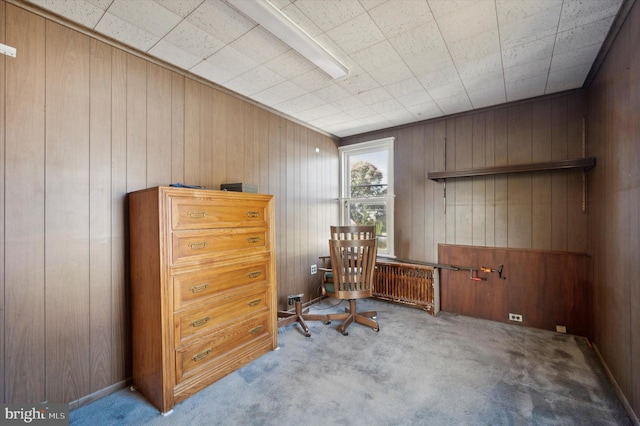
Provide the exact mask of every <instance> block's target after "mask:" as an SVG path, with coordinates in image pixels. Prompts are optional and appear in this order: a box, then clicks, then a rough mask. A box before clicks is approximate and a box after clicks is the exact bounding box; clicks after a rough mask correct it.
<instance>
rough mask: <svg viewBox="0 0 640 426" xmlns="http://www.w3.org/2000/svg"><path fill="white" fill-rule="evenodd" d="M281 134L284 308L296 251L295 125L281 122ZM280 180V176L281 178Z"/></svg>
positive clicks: (292, 285)
mask: <svg viewBox="0 0 640 426" xmlns="http://www.w3.org/2000/svg"><path fill="white" fill-rule="evenodd" d="M282 126H283V133H282V141H283V146H282V150H283V154H284V156H285V158H286V162H285V167H284V169H285V170H284V171H285V174H284V178H285V181H284V185H283V187H284V189H285V191H284V197H283V201H284V204H282V205H281V208H282V209H283V210H284V213H285V215H284V218H285V221H284V222H283V226H284V228H283V233H284V235H285V241H286V249H285V255H284V256H283V257H282V261H283V271H282V272H283V274H282V275H281V281H280V284H281V286H283V287H282V290H283V291H282V293H281V294H279V295H278V300H279V306H284V305H285V304H286V300H287V299H286V298H287V295H288V294H293V293H294V292H293V291H292V290H293V288H294V282H295V274H296V269H295V257H296V255H297V253H296V252H295V250H296V246H295V244H296V242H295V232H293V230H295V221H296V218H295V201H296V198H295V190H296V185H297V184H298V182H296V181H295V163H294V162H295V158H296V157H295V142H294V137H295V136H294V131H295V130H294V127H295V124H294V123H292V122H289V121H285V122H283V125H282ZM281 178H282V176H281Z"/></svg>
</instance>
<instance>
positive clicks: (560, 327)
mask: <svg viewBox="0 0 640 426" xmlns="http://www.w3.org/2000/svg"><path fill="white" fill-rule="evenodd" d="M556 331H557V332H558V333H565V334H566V333H567V326H566V325H556Z"/></svg>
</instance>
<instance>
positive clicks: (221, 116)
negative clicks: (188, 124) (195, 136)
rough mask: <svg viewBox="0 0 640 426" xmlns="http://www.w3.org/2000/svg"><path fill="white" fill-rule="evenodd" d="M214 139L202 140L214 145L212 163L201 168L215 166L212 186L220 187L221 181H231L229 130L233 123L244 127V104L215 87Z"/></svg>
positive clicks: (204, 142) (202, 165)
mask: <svg viewBox="0 0 640 426" xmlns="http://www.w3.org/2000/svg"><path fill="white" fill-rule="evenodd" d="M212 92H213V130H214V133H213V140H212V141H206V140H202V139H201V142H200V143H202V144H207V143H208V144H210V145H213V150H212V152H211V155H212V158H213V159H212V160H211V163H210V164H201V165H200V168H201V169H202V168H204V167H213V173H212V179H213V183H212V184H211V185H212V188H215V189H219V188H220V184H221V183H233V182H229V179H230V177H229V176H228V165H227V164H228V161H227V159H228V157H229V155H228V149H229V141H228V134H229V133H228V132H229V126H230V125H231V124H232V123H237V124H236V125H237V126H240V127H242V124H241V122H242V113H243V111H242V105H241V104H237V103H234V101H238V99H236V98H234V97H233V96H231V95H228V94H226V93H224V92H220V91H218V90H215V89H213V90H212Z"/></svg>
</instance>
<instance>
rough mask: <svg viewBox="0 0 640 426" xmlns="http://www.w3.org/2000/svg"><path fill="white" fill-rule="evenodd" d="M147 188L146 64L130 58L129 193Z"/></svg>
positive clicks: (128, 93)
mask: <svg viewBox="0 0 640 426" xmlns="http://www.w3.org/2000/svg"><path fill="white" fill-rule="evenodd" d="M146 185H147V62H146V61H145V60H143V59H140V58H138V57H136V56H133V55H127V192H131V191H136V190H139V189H144V188H145V187H146Z"/></svg>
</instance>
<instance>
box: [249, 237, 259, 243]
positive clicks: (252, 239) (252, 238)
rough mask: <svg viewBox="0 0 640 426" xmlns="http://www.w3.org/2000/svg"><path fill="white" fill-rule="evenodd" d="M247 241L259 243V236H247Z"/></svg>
mask: <svg viewBox="0 0 640 426" xmlns="http://www.w3.org/2000/svg"><path fill="white" fill-rule="evenodd" d="M247 242H248V243H251V244H253V243H259V242H260V237H249V238H247Z"/></svg>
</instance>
